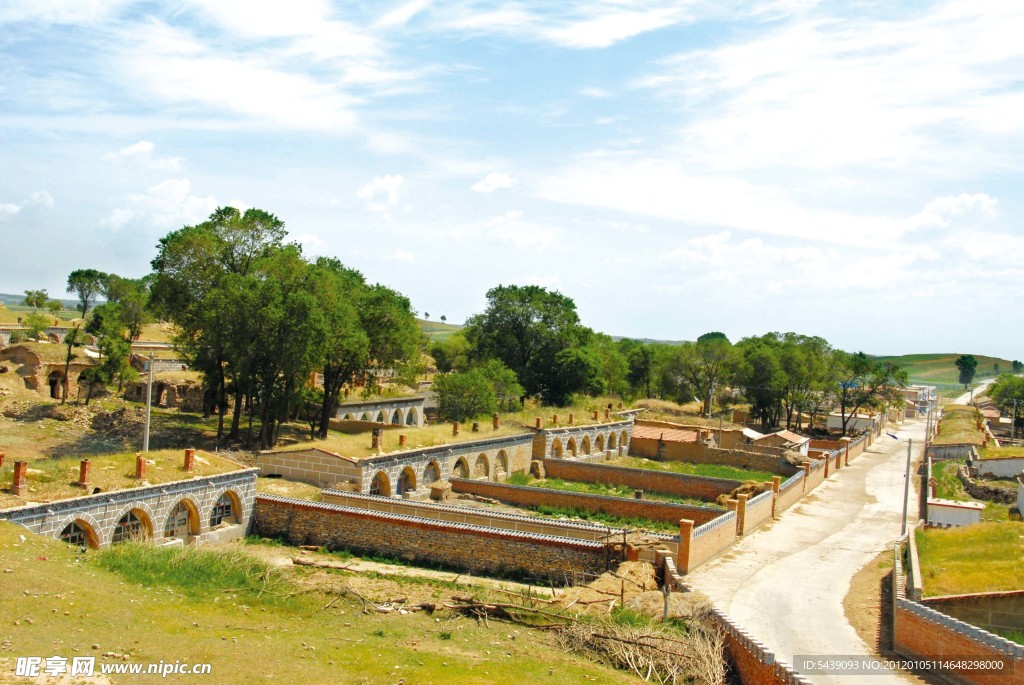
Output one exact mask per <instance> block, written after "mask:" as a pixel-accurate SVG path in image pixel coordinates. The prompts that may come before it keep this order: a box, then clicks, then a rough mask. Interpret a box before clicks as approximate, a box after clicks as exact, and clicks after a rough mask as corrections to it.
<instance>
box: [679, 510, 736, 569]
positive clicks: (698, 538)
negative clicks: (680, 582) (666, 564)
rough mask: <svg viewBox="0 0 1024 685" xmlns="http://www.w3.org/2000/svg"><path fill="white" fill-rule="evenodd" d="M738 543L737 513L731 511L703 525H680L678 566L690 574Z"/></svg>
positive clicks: (688, 522) (683, 522) (684, 523)
mask: <svg viewBox="0 0 1024 685" xmlns="http://www.w3.org/2000/svg"><path fill="white" fill-rule="evenodd" d="M735 541H736V512H735V511H730V512H727V513H725V514H722V515H721V516H719V517H718V518H716V519H714V520H712V521H709V522H707V523H705V524H703V525H699V526H694V525H693V522H692V521H682V522H680V524H679V553H678V554H677V555H676V565H677V566H678V567H679V570H680V571H682V572H683V573H688V572H690V571H692V570H693V569H695V568H697V567H698V566H700V565H701V564H703V563H704V562H706V561H708V560H709V559H713V558H714V557H716V556H718V555H719V554H721V553H722V551H723V550H725V549H728V548H729V547H731V546H732V543H734V542H735Z"/></svg>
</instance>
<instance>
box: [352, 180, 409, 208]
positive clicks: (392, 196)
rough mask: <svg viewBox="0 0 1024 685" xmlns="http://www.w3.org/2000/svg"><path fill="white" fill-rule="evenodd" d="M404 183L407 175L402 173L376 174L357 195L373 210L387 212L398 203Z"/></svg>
mask: <svg viewBox="0 0 1024 685" xmlns="http://www.w3.org/2000/svg"><path fill="white" fill-rule="evenodd" d="M404 183H405V177H404V176H402V175H401V174H395V175H391V174H386V175H384V176H374V177H373V180H372V181H370V182H369V183H367V184H366V185H364V186H363V187H362V188H360V189H359V190H358V191H357V192H356V197H358V198H359V199H360V200H363V201H364V202H365V203H366V206H367V207H368V208H369V209H371V210H372V211H375V212H386V211H388V209H389V208H392V207H395V206H396V205H397V204H398V202H399V200H400V199H401V198H400V191H401V189H402V185H403V184H404ZM378 198H380V199H378Z"/></svg>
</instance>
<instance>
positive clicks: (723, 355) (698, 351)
mask: <svg viewBox="0 0 1024 685" xmlns="http://www.w3.org/2000/svg"><path fill="white" fill-rule="evenodd" d="M666 352H667V359H666V362H667V363H666V364H665V366H663V368H662V372H661V373H662V374H663V377H662V386H663V388H673V389H674V390H673V391H672V394H673V395H674V398H673V399H676V401H677V402H682V401H689V397H688V395H689V393H688V392H687V393H684V392H683V390H688V391H690V392H692V393H693V396H695V397H697V399H699V400H700V401H701V405H702V406H701V412H702V413H703V414H704V415H705V416H709V415H710V414H711V405H712V401H713V399H714V395H715V392H716V390H717V389H719V388H721V387H723V386H725V385H727V384H728V383H729V382H730V381H731V380H732V376H733V372H734V370H735V367H736V364H737V363H738V361H739V359H740V356H739V354H738V353H737V351H736V349H735V348H734V347H733V345H732V344H731V343H730V342H729V340H728V338H726V337H725V336H724V335H722V334H721V333H709V334H706V335H703V336H701V337H700V338H698V340H697V342H696V343H689V342H687V343H683V344H682V345H676V346H672V347H670V348H669V350H667V351H666ZM665 374H669V376H670V377H666V376H665Z"/></svg>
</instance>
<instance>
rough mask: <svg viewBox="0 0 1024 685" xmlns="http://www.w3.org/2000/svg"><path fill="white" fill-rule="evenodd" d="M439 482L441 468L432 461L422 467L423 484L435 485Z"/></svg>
mask: <svg viewBox="0 0 1024 685" xmlns="http://www.w3.org/2000/svg"><path fill="white" fill-rule="evenodd" d="M439 480H441V468H440V467H439V466H438V465H437V462H436V461H432V462H430V463H429V464H427V465H426V466H425V467H423V482H424V483H426V484H428V485H429V484H430V483H436V482H437V481H439Z"/></svg>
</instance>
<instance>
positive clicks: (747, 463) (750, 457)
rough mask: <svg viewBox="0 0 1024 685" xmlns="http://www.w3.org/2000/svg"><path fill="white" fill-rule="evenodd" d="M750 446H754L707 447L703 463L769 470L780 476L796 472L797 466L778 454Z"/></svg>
mask: <svg viewBox="0 0 1024 685" xmlns="http://www.w3.org/2000/svg"><path fill="white" fill-rule="evenodd" d="M750 447H752V446H750V445H746V446H744V448H743V449H742V450H723V449H716V448H714V447H705V449H704V452H705V457H704V459H705V461H704V462H703V463H706V464H722V465H723V466H736V467H738V468H741V469H754V470H756V471H767V472H768V473H776V474H778V475H780V476H792V475H793V474H794V473H796V470H797V468H796V467H795V466H793V465H792V464H790V463H789V462H787V461H786V460H785V459H783V458H782V457H779V456H777V455H776V454H761V453H757V452H754V451H751V450H750ZM772 449H774V448H772Z"/></svg>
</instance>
